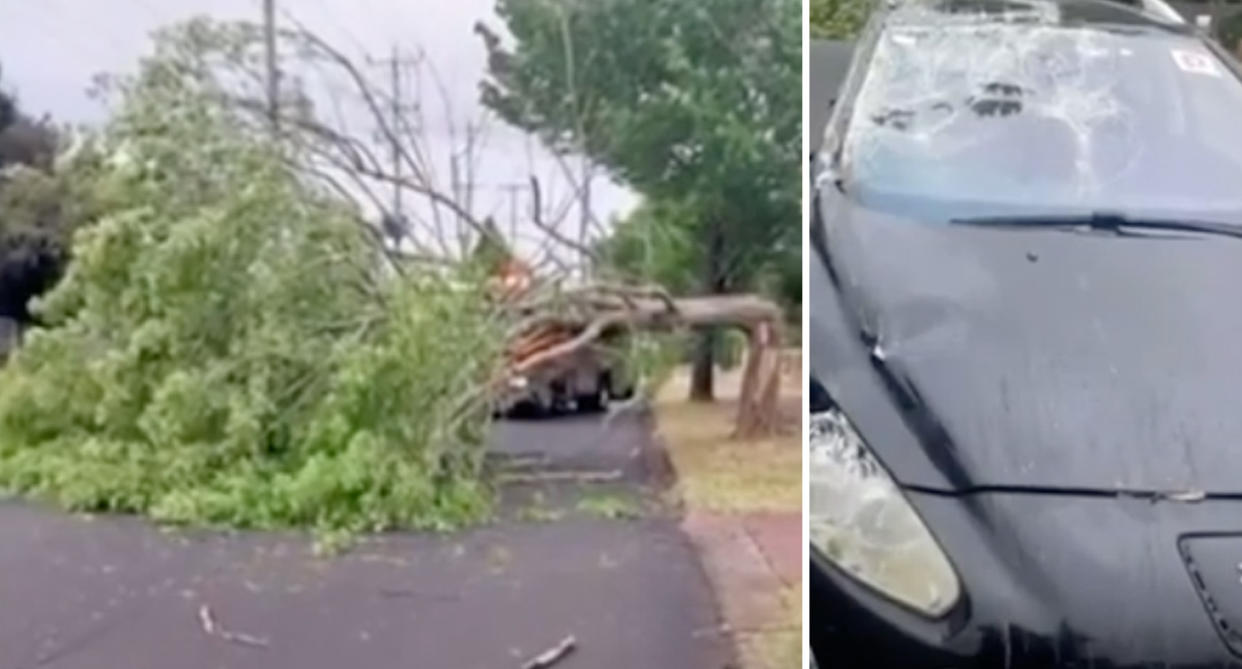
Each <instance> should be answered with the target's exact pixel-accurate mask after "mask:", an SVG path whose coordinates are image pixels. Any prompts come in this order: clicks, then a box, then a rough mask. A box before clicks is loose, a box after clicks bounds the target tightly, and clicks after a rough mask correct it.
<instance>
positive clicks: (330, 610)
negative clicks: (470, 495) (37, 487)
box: [0, 417, 730, 669]
mask: <svg viewBox="0 0 1242 669" xmlns="http://www.w3.org/2000/svg"><path fill="white" fill-rule="evenodd" d="M647 439H648V437H647V432H646V427H645V426H644V424H643V421H642V420H641V419H639V418H635V417H628V418H623V419H620V420H618V421H615V422H614V423H613V424H611V425H610V426H609V428H608V429H607V430H604V429H603V426H602V424H601V422H600V420H599V419H597V418H588V419H583V418H567V419H561V420H556V421H532V422H526V423H514V424H502V425H501V426H500V427H499V429H498V430H497V443H496V447H495V450H496V451H497V452H499V453H502V454H505V456H506V462H509V463H511V464H512V463H517V462H519V461H520V462H521V463H524V465H523V466H529V467H533V471H539V472H546V471H579V472H580V471H621V472H622V473H623V478H622V480H621V481H620V482H617V483H614V484H611V485H613V486H614V487H615V488H617V489H618V490H624V492H625V493H626V494H629V495H632V496H634V497H636V498H641V497H643V496H645V495H646V494H647V493H648V491H647V490H645V487H646V486H647V485H648V484H649V483H650V481H651V478H652V475H653V473H656V471H655V470H653V468H652V465H651V463H652V462H655V463H657V465H656V469H658V458H657V459H655V460H652V459H651V458H650V457H649V456H650V451H649V449H648V448H647V446H648V445H649V444H648V443H647ZM531 463H537V465H531ZM520 487H523V488H530V487H531V484H529V483H527V484H523V485H522V486H520ZM535 487H537V488H546V489H547V490H546V492H548V493H550V494H548V495H543V494H540V495H538V497H539V498H540V499H544V500H546V499H551V500H553V502H550V504H553V505H555V506H558V508H560V509H561V510H562V511H563V512H564V515H563V516H559V517H558V518H559V519H557V520H554V521H552V522H514V521H502V522H498V523H496V524H493V525H490V526H487V527H482V528H478V529H474V530H471V531H467V532H461V533H455V534H449V535H431V534H414V533H400V534H390V535H385V536H383V537H377V538H373V539H370V540H368V541H367V542H365V543H364V544H363V545H360V546H358V547H357V548H355V549H354V550H352V551H350V552H349V553H347V554H345V555H343V556H340V557H337V558H332V559H326V560H324V559H317V558H315V557H313V555H312V554H311V552H310V543H309V541H308V540H307V539H306V538H305V537H301V536H298V535H295V534H284V535H276V534H257V533H244V534H221V533H204V532H181V531H178V532H165V531H161V530H160V529H158V528H155V527H152V526H150V525H149V524H147V523H145V522H143V521H141V520H139V519H135V518H115V517H110V518H104V517H100V518H95V519H86V518H79V517H73V516H68V515H65V514H61V513H57V512H54V511H50V510H47V509H42V508H37V507H34V506H31V505H28V504H24V503H20V502H6V503H0V669H28V668H33V667H54V668H57V669H69V668H76V667H82V668H86V667H90V668H92V669H113V668H114V669H144V668H147V667H150V668H165V667H178V668H179V669H200V668H201V669H220V668H248V667H256V668H258V667H264V668H271V669H281V668H285V667H288V668H290V669H294V668H296V669H316V668H320V667H323V668H325V669H326V668H331V669H341V668H342V667H359V668H361V667H367V668H368V669H369V668H372V667H374V668H382V667H417V668H419V669H437V668H443V669H471V668H474V667H478V668H480V669H482V668H486V669H496V668H501V667H520V666H522V664H523V663H524V662H525V661H526V660H527V659H529V658H530V657H532V656H535V655H538V654H539V653H541V652H543V651H545V650H546V649H548V648H550V647H552V646H555V645H556V644H558V643H559V642H560V641H561V640H562V639H564V638H565V637H567V636H573V637H574V638H575V639H576V641H577V649H576V650H575V651H574V652H573V653H572V654H571V655H569V656H568V657H566V658H565V659H564V660H563V661H561V662H559V663H557V664H556V669H574V668H575V667H592V668H595V669H614V668H615V669H623V668H624V669H631V668H633V667H652V668H662V667H676V668H679V669H680V668H686V669H695V668H698V667H703V668H719V667H725V666H728V664H729V662H730V651H729V648H728V644H727V642H726V640H725V639H724V638H723V637H722V636H721V635H720V634H719V633H718V629H717V628H718V618H717V614H716V609H715V605H714V602H713V599H712V595H711V593H710V591H709V588H708V585H707V581H706V578H705V576H704V574H703V572H702V570H701V567H700V566H699V563H698V560H697V557H696V556H695V554H694V552H693V550H692V548H691V546H690V544H689V541H688V540H687V539H686V537H685V536H684V535H683V534H682V533H681V532H680V530H679V529H678V526H677V521H676V519H675V518H674V517H671V516H669V515H667V514H664V513H660V512H654V513H651V514H648V515H646V516H644V517H642V518H640V519H636V520H635V519H630V520H621V519H609V518H605V517H599V516H592V515H589V514H583V513H574V512H573V510H574V509H575V508H577V506H576V505H577V503H578V502H580V500H581V499H584V498H585V496H587V495H591V494H595V493H594V492H593V489H592V488H591V486H585V485H581V484H576V483H562V484H543V483H538V484H535ZM530 494H531V491H530V490H512V491H510V492H509V493H507V494H506V502H505V506H506V508H507V509H508V510H509V511H511V512H512V511H515V510H517V509H519V508H521V505H522V504H524V503H525V502H523V500H526V499H528V498H529V496H530ZM544 503H549V502H546V501H545V502H544ZM203 613H208V614H209V618H210V626H212V627H213V629H214V632H215V633H213V634H209V633H207V631H205V629H204V622H203V620H202V619H201V617H200V616H201V615H202V614H203Z"/></svg>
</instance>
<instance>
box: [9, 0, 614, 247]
mask: <svg viewBox="0 0 1242 669" xmlns="http://www.w3.org/2000/svg"><path fill="white" fill-rule="evenodd" d="M277 7H278V22H279V21H280V20H281V19H283V18H285V17H286V16H288V15H292V16H294V17H296V19H297V20H298V21H299V22H301V23H302V24H304V25H306V26H307V27H308V28H309V29H311V30H313V31H314V32H316V33H318V34H320V35H321V36H323V37H324V38H326V39H328V40H329V41H331V42H333V43H334V44H335V45H336V46H337V47H338V48H340V49H341V50H343V51H346V52H348V53H350V54H351V55H356V56H357V57H358V58H359V60H362V59H363V54H373V55H375V56H377V57H387V56H388V55H389V53H390V51H391V49H392V48H393V46H394V45H396V46H397V47H399V48H401V49H403V50H406V51H408V52H410V53H414V52H417V51H420V50H421V52H423V53H424V54H425V55H426V57H427V59H428V60H429V61H431V63H432V64H433V65H434V67H435V68H436V69H437V70H438V71H439V73H440V74H441V76H442V79H443V80H444V82H445V85H446V87H447V89H448V94H449V97H450V103H451V106H452V108H453V110H454V111H453V115H454V116H455V117H459V123H460V118H464V117H467V116H468V117H472V118H475V117H478V115H479V114H480V113H481V111H482V110H481V109H480V106H479V104H478V82H479V80H480V78H481V77H482V74H483V71H484V66H485V59H486V57H485V51H484V49H483V46H482V44H481V42H480V40H479V38H478V37H477V36H476V35H475V34H474V33H473V30H472V29H473V26H474V23H475V21H477V20H480V19H483V20H484V21H485V22H487V23H488V24H489V25H492V26H494V27H499V21H498V19H497V18H496V17H495V15H494V13H493V11H492V7H493V0H277ZM200 14H208V15H210V16H212V17H215V18H220V19H253V20H259V19H261V17H262V8H261V4H260V2H259V0H3V2H0V66H2V67H3V76H2V80H3V82H4V84H3V85H4V86H5V87H6V88H8V89H10V90H13V91H15V92H17V93H18V95H19V97H20V99H21V104H22V107H23V109H25V110H26V111H27V112H29V113H31V114H34V115H38V114H42V113H44V112H47V113H50V114H51V115H52V116H53V117H54V118H55V119H56V120H58V121H67V122H87V123H90V122H97V121H99V120H100V119H101V118H103V117H104V114H105V110H104V109H103V108H102V107H101V106H100V104H99V103H97V102H95V101H92V100H90V99H89V98H88V97H87V95H86V89H87V87H88V86H89V84H90V79H91V76H92V75H94V74H96V73H99V72H128V71H132V70H133V68H134V67H135V64H136V62H137V59H138V58H139V57H140V56H141V55H142V54H144V53H146V52H147V51H149V49H150V39H149V33H150V32H151V31H152V30H153V29H155V28H156V27H158V26H160V25H162V24H166V23H172V22H176V21H180V20H184V19H186V18H190V17H192V16H195V15H200ZM377 74H379V73H378V72H377ZM437 104H438V102H437ZM437 114H438V116H437ZM428 125H429V126H430V127H431V132H433V133H437V132H442V128H443V127H444V126H447V119H446V118H444V117H443V112H436V113H433V114H432V116H431V117H430V118H428ZM441 139H442V140H443V138H441ZM443 141H445V143H444V144H443V146H442V149H443V150H442V151H441V153H443V154H445V155H447V153H448V144H447V141H446V140H443ZM530 155H533V161H532V160H529V159H528V156H530ZM484 156H485V157H484V159H483V160H482V161H481V165H480V169H479V175H478V178H477V180H478V181H479V183H480V190H479V194H478V195H477V196H476V198H477V201H478V204H477V205H476V213H477V214H489V213H491V214H494V215H495V216H496V218H497V220H498V222H500V223H501V224H502V228H505V229H507V226H508V223H509V220H510V209H511V204H513V202H512V201H511V199H510V190H511V189H509V190H507V189H506V187H505V186H506V184H514V183H523V182H525V181H526V180H527V175H528V174H529V173H530V171H531V165H532V164H533V166H534V171H535V173H536V174H538V175H539V176H540V179H541V182H542V183H543V185H544V188H545V189H547V190H549V191H551V193H549V194H546V195H545V199H546V200H547V201H549V202H555V201H556V200H557V199H558V198H561V197H566V198H567V197H568V196H569V194H570V187H569V185H568V183H567V182H566V181H565V180H564V179H563V178H560V177H559V176H558V175H559V173H560V168H559V167H557V166H556V165H555V163H553V162H552V161H551V160H550V159H549V158H548V157H547V154H545V153H543V152H542V150H541V149H540V147H539V146H538V142H537V141H535V140H533V139H530V138H528V137H526V136H525V135H524V134H522V133H519V132H517V131H515V130H513V129H511V128H509V127H507V126H505V125H504V124H503V123H502V122H501V121H499V120H498V119H497V120H493V122H492V123H491V126H490V131H489V135H488V139H487V144H486V152H485V154H484ZM443 160H444V162H445V163H447V157H444V158H443ZM443 169H444V172H445V173H447V172H448V169H447V165H446V166H445V167H444V168H443ZM517 197H518V198H519V200H518V201H517V209H518V211H519V219H521V218H523V216H522V212H524V211H525V209H526V207H527V206H528V203H527V200H526V199H525V195H524V194H519V195H518V196H517ZM633 203H634V197H633V196H632V195H631V194H630V193H628V192H627V191H625V190H624V189H621V188H619V187H617V186H615V185H612V184H607V183H597V184H596V185H595V186H594V188H593V192H592V209H593V210H594V212H595V215H596V217H597V218H598V219H600V220H607V219H608V218H609V217H610V216H611V215H613V214H620V213H623V212H624V211H625V210H626V209H628V208H629V207H630V206H632V205H633ZM569 218H571V219H572V220H574V221H576V220H577V213H576V212H571V213H570V214H569ZM519 226H520V227H519V235H521V236H523V237H528V238H529V237H533V230H532V229H531V228H529V226H524V225H521V223H520V222H519ZM575 226H576V224H575ZM567 229H568V228H567ZM575 229H576V227H575ZM523 246H526V245H525V244H523Z"/></svg>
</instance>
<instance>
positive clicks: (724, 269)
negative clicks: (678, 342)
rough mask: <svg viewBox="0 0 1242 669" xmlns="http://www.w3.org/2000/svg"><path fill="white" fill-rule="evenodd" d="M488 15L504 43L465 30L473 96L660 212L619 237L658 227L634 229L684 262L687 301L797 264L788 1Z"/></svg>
mask: <svg viewBox="0 0 1242 669" xmlns="http://www.w3.org/2000/svg"><path fill="white" fill-rule="evenodd" d="M496 10H497V13H498V14H499V16H500V17H501V18H502V20H503V21H504V23H505V27H506V28H507V30H508V33H509V34H511V35H512V36H513V37H514V39H515V42H514V43H513V44H512V45H511V46H510V45H506V44H505V41H504V40H502V39H501V37H500V36H499V34H498V33H497V32H495V31H493V30H491V29H489V28H487V27H486V26H483V25H479V26H477V28H476V29H477V32H479V33H480V35H481V36H482V38H483V41H484V44H485V46H486V48H487V50H488V54H489V59H488V76H487V79H486V80H485V81H484V82H483V84H482V91H481V94H482V100H483V103H484V104H485V105H486V106H488V107H489V108H491V109H493V110H495V111H496V112H497V113H498V114H499V115H500V116H501V117H502V118H503V119H505V120H506V121H507V122H509V123H511V124H513V125H515V126H517V127H519V128H522V129H524V130H527V131H529V132H532V133H535V134H536V135H538V136H539V137H540V138H541V139H542V141H543V142H544V143H545V144H546V145H547V146H548V147H550V148H551V149H552V150H553V151H555V152H558V153H559V154H561V155H568V154H574V153H576V154H583V155H586V156H588V157H590V158H591V159H592V160H593V161H595V162H596V163H598V164H599V165H601V166H603V167H604V168H605V169H606V170H607V171H608V172H609V173H610V174H611V175H612V176H613V177H614V178H616V179H618V180H619V181H621V182H622V183H624V184H626V185H628V186H630V187H631V188H633V189H635V190H637V191H638V192H639V193H641V194H642V195H644V196H645V197H646V198H648V200H649V201H650V202H652V203H653V204H651V205H650V207H651V209H650V210H649V211H648V212H644V213H643V214H642V215H643V216H649V214H650V213H654V212H660V213H668V212H667V210H668V208H669V207H670V206H673V207H675V208H676V209H677V211H678V213H679V215H678V216H675V217H671V218H669V219H668V220H661V221H655V220H654V219H652V220H651V221H648V222H644V223H636V224H635V226H634V228H635V229H637V228H640V227H643V226H649V227H667V228H668V229H669V232H668V234H659V231H656V230H654V229H649V230H647V231H646V232H644V234H646V233H647V232H650V233H652V234H651V242H650V243H651V244H653V245H660V244H663V243H664V241H663V240H667V241H668V242H669V243H671V244H672V246H670V247H667V248H662V249H659V251H658V252H659V253H660V254H663V255H664V256H665V257H669V258H675V259H676V260H675V261H670V267H673V266H676V267H692V268H694V277H693V281H692V283H691V284H690V286H689V287H691V288H692V289H693V291H694V292H698V293H703V294H724V293H729V292H735V291H740V290H748V289H751V288H753V287H755V286H756V285H758V284H760V283H761V281H760V278H761V277H763V276H764V275H765V273H767V274H770V273H772V272H773V270H774V269H775V268H778V267H780V266H781V265H783V264H791V265H792V264H793V263H795V262H796V263H797V264H798V265H799V266H800V260H796V259H797V258H798V257H799V256H798V253H799V250H798V249H799V245H800V239H801V234H800V229H799V225H798V221H799V214H798V211H799V209H798V207H799V204H798V202H799V197H800V192H801V189H800V183H801V182H800V181H799V179H800V177H799V175H800V168H801V163H800V161H799V156H800V152H801V148H800V147H801V134H800V132H801V129H800V119H801V51H800V46H799V45H800V44H801V39H800V35H801V30H800V14H801V11H800V3H799V2H798V1H797V0H709V1H703V0H601V1H599V2H589V3H565V2H560V1H557V0H498V2H497V7H496ZM672 203H675V204H672ZM621 234H628V233H626V232H622V233H621ZM631 237H632V238H636V236H634V235H631ZM627 243H628V242H621V243H620V244H619V246H620V247H624V246H626V244H627ZM713 339H714V334H713V329H710V328H709V329H707V330H706V331H705V332H704V333H703V335H702V336H701V337H700V339H699V342H698V344H697V346H696V353H695V356H694V358H695V359H694V363H695V364H694V378H693V383H692V389H691V394H692V396H693V397H695V398H699V399H710V398H711V396H712V364H713V358H714V356H713V349H714V346H713Z"/></svg>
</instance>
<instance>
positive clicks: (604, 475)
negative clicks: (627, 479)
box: [498, 469, 622, 483]
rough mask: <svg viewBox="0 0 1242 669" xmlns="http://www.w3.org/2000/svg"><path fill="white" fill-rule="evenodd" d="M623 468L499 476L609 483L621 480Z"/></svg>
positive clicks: (512, 479)
mask: <svg viewBox="0 0 1242 669" xmlns="http://www.w3.org/2000/svg"><path fill="white" fill-rule="evenodd" d="M621 476H622V474H621V470H620V469H612V470H609V471H605V472H538V473H534V474H502V475H501V476H499V477H498V480H499V481H500V482H501V483H555V482H563V481H571V482H574V483H608V482H610V481H619V480H621Z"/></svg>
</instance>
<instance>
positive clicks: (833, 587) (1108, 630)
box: [809, 492, 1242, 669]
mask: <svg viewBox="0 0 1242 669" xmlns="http://www.w3.org/2000/svg"><path fill="white" fill-rule="evenodd" d="M907 497H908V498H909V499H910V501H911V503H912V504H913V505H914V506H915V508H916V509H918V511H919V513H920V514H921V515H922V516H923V518H924V520H925V521H926V522H927V524H928V526H929V527H931V528H933V532H934V533H935V534H936V536H937V538H938V539H939V541H940V543H941V545H942V546H943V547H944V548H945V552H946V554H948V556H949V558H950V560H951V561H952V562H953V564H954V566H955V569H956V571H957V573H958V575H959V578H960V579H961V581H962V588H963V592H964V595H963V597H962V598H961V599H960V600H959V602H958V604H957V606H956V607H955V608H954V609H953V610H952V611H951V612H950V613H949V614H948V615H946V616H945V617H944V618H943V619H940V620H934V621H933V620H927V619H925V618H922V617H920V616H918V615H917V614H915V613H913V612H911V611H908V610H906V609H904V608H902V607H900V606H898V605H896V604H894V603H892V602H891V601H889V600H887V599H885V598H883V597H882V596H880V595H878V594H877V593H875V592H874V591H872V590H870V589H868V588H866V587H865V586H862V585H861V584H859V583H858V582H857V581H854V580H853V579H851V578H850V577H849V576H847V575H845V574H844V573H843V572H841V571H839V570H837V569H836V568H835V567H834V566H832V565H831V564H828V563H827V562H825V561H824V560H823V559H822V558H820V557H819V556H818V555H816V553H815V551H812V560H811V565H810V580H809V587H810V601H811V604H810V637H811V646H812V648H813V649H814V651H815V654H816V656H817V658H818V663H819V666H821V667H838V666H839V667H903V668H905V667H910V668H917V667H936V668H949V667H953V668H958V669H961V668H965V667H1109V668H1113V667H1166V668H1170V669H1172V668H1180V667H1242V658H1240V657H1239V656H1238V655H1235V654H1234V652H1233V651H1231V650H1230V645H1229V643H1226V640H1227V638H1228V637H1229V636H1230V635H1231V634H1235V632H1231V631H1230V630H1229V627H1230V626H1232V629H1233V630H1237V631H1242V624H1240V623H1242V621H1238V616H1239V613H1242V580H1239V579H1240V578H1242V567H1240V566H1239V565H1240V564H1242V531H1240V532H1239V534H1237V535H1232V534H1229V533H1230V532H1231V531H1233V530H1242V501H1237V500H1207V501H1203V502H1198V503H1193V504H1185V503H1175V502H1163V501H1161V502H1152V501H1150V500H1142V499H1134V498H1120V497H1115V496H1068V495H1054V494H1029V493H1028V494H1011V493H1006V494H976V495H970V496H965V497H954V496H947V495H940V494H927V493H909V492H908V493H907ZM1222 533H1224V535H1222ZM1201 537H1215V538H1209V539H1208V540H1201ZM1186 546H1192V547H1194V546H1197V548H1195V549H1194V550H1195V551H1197V554H1198V555H1200V556H1201V562H1200V563H1198V564H1196V563H1195V562H1194V561H1193V560H1192V559H1191V558H1190V556H1189V554H1188V553H1187V551H1186V550H1185V547H1186ZM1234 553H1236V556H1235V555H1234ZM1196 571H1202V572H1204V573H1203V574H1200V575H1197V576H1196V575H1194V574H1195V572H1196ZM1235 572H1236V573H1235ZM1204 583H1206V584H1207V585H1206V586H1205V585H1204ZM1209 611H1214V613H1213V614H1211V615H1210V614H1209ZM1231 620H1232V621H1233V622H1232V625H1231V623H1230V621H1231ZM1239 640H1242V636H1239V637H1237V638H1234V639H1231V640H1230V642H1231V643H1234V647H1235V648H1238V646H1237V644H1236V642H1237V641H1239Z"/></svg>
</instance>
